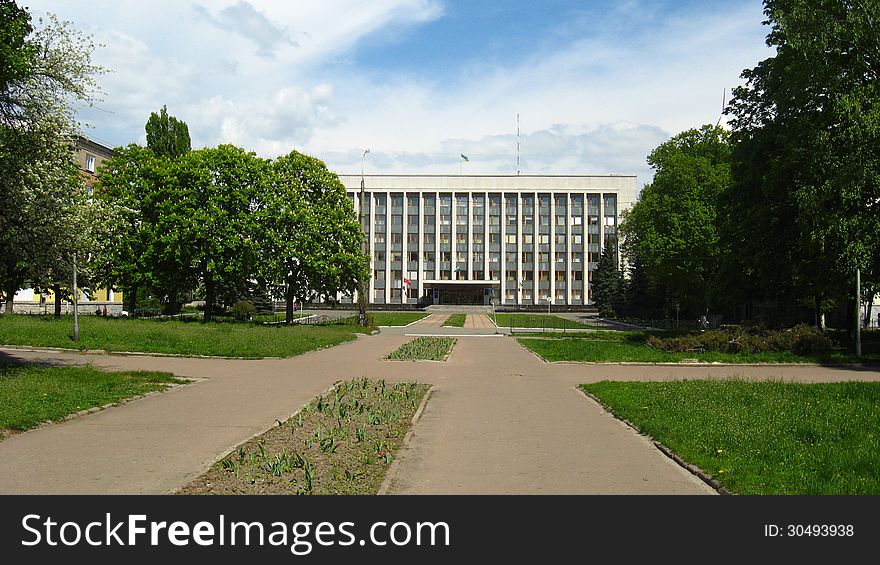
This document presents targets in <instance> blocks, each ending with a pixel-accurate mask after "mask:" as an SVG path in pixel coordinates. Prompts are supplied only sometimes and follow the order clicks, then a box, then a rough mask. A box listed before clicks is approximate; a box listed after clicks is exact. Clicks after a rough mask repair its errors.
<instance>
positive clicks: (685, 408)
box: [581, 379, 880, 495]
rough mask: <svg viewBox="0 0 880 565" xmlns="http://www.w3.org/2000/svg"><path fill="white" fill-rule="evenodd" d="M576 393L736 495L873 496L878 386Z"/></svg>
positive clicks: (626, 385)
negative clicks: (595, 401)
mask: <svg viewBox="0 0 880 565" xmlns="http://www.w3.org/2000/svg"><path fill="white" fill-rule="evenodd" d="M581 388H582V389H583V390H585V391H587V392H589V393H591V394H593V395H595V396H596V397H597V398H599V399H600V401H601V402H602V403H603V404H604V405H605V406H607V407H608V408H609V410H610V411H611V412H613V413H614V414H615V415H616V416H617V417H619V418H623V419H626V420H628V421H630V422H632V423H633V424H634V425H635V426H636V427H637V428H638V429H639V430H640V431H642V432H643V433H645V434H647V435H649V436H651V437H652V438H654V439H655V440H657V441H659V442H660V443H662V444H663V445H665V446H667V447H668V448H670V449H672V450H673V451H675V452H676V453H678V454H679V455H680V456H681V457H682V458H683V459H684V460H686V461H688V462H690V463H693V464H695V465H697V466H698V467H700V468H701V469H702V470H703V471H705V472H706V473H708V474H709V475H711V476H713V477H714V478H715V479H716V480H718V481H719V482H720V483H721V484H722V485H724V486H725V487H727V488H728V489H730V490H731V491H733V492H736V493H741V494H802V495H826V494H835V495H864V494H875V495H876V494H880V383H877V382H871V383H866V382H846V383H823V384H796V383H786V382H779V381H771V382H749V381H743V380H738V379H730V380H724V381H713V380H690V381H674V382H609V381H602V382H599V383H595V384H590V385H581Z"/></svg>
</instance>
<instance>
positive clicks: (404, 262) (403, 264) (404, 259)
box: [400, 191, 409, 304]
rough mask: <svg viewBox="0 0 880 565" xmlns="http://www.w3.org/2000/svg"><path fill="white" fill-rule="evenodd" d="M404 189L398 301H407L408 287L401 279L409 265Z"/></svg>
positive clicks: (404, 194)
mask: <svg viewBox="0 0 880 565" xmlns="http://www.w3.org/2000/svg"><path fill="white" fill-rule="evenodd" d="M406 197H407V194H406V191H404V192H403V202H402V205H401V207H400V212H401V216H400V231H401V236H400V303H401V304H406V303H408V302H409V289H408V288H407V286H406V285H405V284H404V283H403V279H405V278H407V276H406V269H407V267H408V265H409V257H408V256H407V248H406V245H407V240H408V239H409V216H407V202H406Z"/></svg>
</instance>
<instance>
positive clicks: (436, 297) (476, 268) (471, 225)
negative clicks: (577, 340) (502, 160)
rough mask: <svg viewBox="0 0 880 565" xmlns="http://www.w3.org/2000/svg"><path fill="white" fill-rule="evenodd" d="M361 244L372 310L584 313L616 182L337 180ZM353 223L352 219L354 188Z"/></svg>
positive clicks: (628, 197) (613, 216) (627, 195)
mask: <svg viewBox="0 0 880 565" xmlns="http://www.w3.org/2000/svg"><path fill="white" fill-rule="evenodd" d="M339 178H340V180H341V181H342V183H343V184H344V185H345V187H346V189H347V190H348V195H349V197H350V198H351V199H352V201H353V203H354V208H355V211H356V212H357V213H358V215H359V217H361V222H362V225H365V226H366V228H365V230H366V233H367V241H368V242H369V250H368V252H369V255H370V259H371V262H370V268H371V272H372V276H371V277H370V291H369V301H370V303H372V304H421V305H426V304H489V303H490V300H492V301H494V304H496V305H509V306H517V305H522V306H525V305H547V304H548V301H550V302H551V303H552V304H554V305H560V306H561V305H570V306H578V305H589V304H591V303H592V293H591V288H590V283H591V280H592V275H593V272H594V271H595V269H596V265H597V264H598V262H599V255H600V253H601V252H602V243H601V242H602V241H604V240H606V239H608V238H616V237H617V226H618V223H619V219H620V213H621V212H622V211H623V210H626V209H628V208H630V207H631V206H632V205H633V203H634V202H635V200H636V197H637V194H638V190H637V188H636V177H634V176H624V175H584V176H580V175H578V176H575V175H571V176H565V175H560V176H555V175H365V176H363V177H362V176H361V175H340V176H339ZM362 179H363V182H364V185H363V186H364V190H363V201H364V204H363V215H361V212H362V210H361V204H360V201H361V181H362Z"/></svg>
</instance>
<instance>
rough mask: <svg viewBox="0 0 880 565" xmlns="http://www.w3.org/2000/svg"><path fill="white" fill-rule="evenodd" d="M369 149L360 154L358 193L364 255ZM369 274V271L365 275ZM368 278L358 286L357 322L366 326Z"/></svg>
mask: <svg viewBox="0 0 880 565" xmlns="http://www.w3.org/2000/svg"><path fill="white" fill-rule="evenodd" d="M369 152H370V150H369V149H365V150H364V154H363V156H361V194H360V217H361V218H360V220H361V222H360V223H361V236H362V237H361V254H362V255H363V256H365V257H366V255H367V233H368V231H369V230H368V226H367V217H366V214H365V213H364V161H366V159H367V153H369ZM367 265H368V267H369V258H368V259H367ZM367 276H368V277H369V276H371V273H370V274H368V275H367ZM367 280H368V279H366V278H364V277H361V281H360V285H359V287H358V323H359V324H360V325H361V327H364V326H366V324H367V293H368V292H369V285H368V282H367Z"/></svg>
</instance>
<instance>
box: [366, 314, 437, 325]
mask: <svg viewBox="0 0 880 565" xmlns="http://www.w3.org/2000/svg"><path fill="white" fill-rule="evenodd" d="M370 315H371V316H373V323H374V324H375V325H377V326H406V325H408V324H411V323H413V322H415V321H417V320H421V319H422V318H424V317H426V316H427V315H428V314H426V313H425V312H370Z"/></svg>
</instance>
